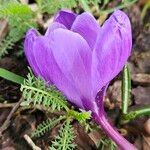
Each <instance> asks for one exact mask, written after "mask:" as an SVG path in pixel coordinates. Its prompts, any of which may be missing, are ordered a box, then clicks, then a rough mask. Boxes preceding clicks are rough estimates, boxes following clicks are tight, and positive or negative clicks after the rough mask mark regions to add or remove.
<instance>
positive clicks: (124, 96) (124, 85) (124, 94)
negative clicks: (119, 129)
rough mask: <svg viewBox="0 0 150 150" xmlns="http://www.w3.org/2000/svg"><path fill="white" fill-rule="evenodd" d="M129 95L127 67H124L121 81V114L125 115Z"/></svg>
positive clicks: (129, 79)
mask: <svg viewBox="0 0 150 150" xmlns="http://www.w3.org/2000/svg"><path fill="white" fill-rule="evenodd" d="M130 93H131V77H130V72H129V68H128V65H125V66H124V69H123V79H122V114H127V111H128V105H129V101H130V97H131V96H130Z"/></svg>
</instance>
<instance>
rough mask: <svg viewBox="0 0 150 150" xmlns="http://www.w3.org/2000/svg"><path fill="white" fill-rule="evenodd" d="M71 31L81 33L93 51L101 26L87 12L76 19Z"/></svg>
mask: <svg viewBox="0 0 150 150" xmlns="http://www.w3.org/2000/svg"><path fill="white" fill-rule="evenodd" d="M71 30H72V31H73V32H77V33H79V34H80V35H81V36H82V37H83V38H84V39H85V40H86V41H87V42H88V44H89V46H90V47H91V48H92V49H93V47H94V45H95V42H96V39H97V35H98V31H99V30H100V26H99V25H98V23H97V22H96V19H95V18H94V17H93V16H92V15H91V14H90V13H87V12H85V13H82V14H81V15H78V16H77V17H76V19H75V21H74V23H73V25H72V27H71Z"/></svg>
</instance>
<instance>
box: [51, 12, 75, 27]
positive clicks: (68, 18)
mask: <svg viewBox="0 0 150 150" xmlns="http://www.w3.org/2000/svg"><path fill="white" fill-rule="evenodd" d="M76 16H77V14H75V13H73V12H71V11H70V10H61V11H59V12H58V14H57V15H56V16H55V19H54V22H59V23H61V24H63V25H64V26H65V27H66V28H68V29H70V28H71V26H72V24H73V22H74V20H75V18H76Z"/></svg>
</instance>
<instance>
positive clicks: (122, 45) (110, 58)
mask: <svg viewBox="0 0 150 150" xmlns="http://www.w3.org/2000/svg"><path fill="white" fill-rule="evenodd" d="M131 46H132V36H131V25H130V21H129V19H128V17H127V15H126V14H125V13H124V12H122V11H120V10H117V11H115V12H114V13H113V14H112V15H111V16H110V18H109V19H108V20H106V21H105V23H104V24H103V26H102V27H100V26H99V25H98V23H97V22H96V20H95V18H94V17H93V16H92V15H91V14H89V13H87V12H85V13H82V14H81V15H77V14H74V13H73V12H71V11H67V10H61V11H60V12H58V14H57V15H56V16H55V19H54V22H53V23H52V24H51V25H50V26H49V28H48V29H47V31H46V33H45V35H44V36H39V35H38V33H37V31H36V30H35V29H30V30H29V31H28V32H27V35H26V38H25V43H24V49H25V54H26V57H27V59H28V62H29V64H30V66H31V68H32V69H33V72H34V73H35V75H36V76H40V77H41V78H43V79H44V80H46V81H47V82H48V83H49V84H54V85H55V86H56V87H57V88H58V89H59V90H60V91H61V92H62V93H63V94H64V95H65V96H66V97H67V98H68V100H69V101H70V102H71V103H73V104H74V105H76V106H77V107H79V108H82V109H85V110H90V111H91V112H92V116H93V118H94V119H95V121H96V122H97V123H98V124H100V125H101V127H102V129H103V130H104V131H105V132H106V134H107V135H108V136H109V137H111V138H112V139H113V140H114V141H115V142H116V143H117V145H118V146H119V147H120V148H121V149H123V150H135V149H136V148H135V147H134V146H133V145H132V144H130V143H129V142H128V141H127V140H126V139H124V138H123V137H122V136H121V135H120V134H119V133H118V132H117V131H116V130H115V129H114V128H113V127H112V126H111V125H110V124H109V122H108V121H107V119H106V117H105V112H104V106H103V100H104V96H105V92H106V88H107V86H108V84H109V82H110V81H111V80H112V79H113V78H114V77H115V76H116V75H117V74H118V73H119V72H120V71H121V70H122V68H123V66H124V65H125V63H126V61H127V59H128V57H129V55H130V52H131Z"/></svg>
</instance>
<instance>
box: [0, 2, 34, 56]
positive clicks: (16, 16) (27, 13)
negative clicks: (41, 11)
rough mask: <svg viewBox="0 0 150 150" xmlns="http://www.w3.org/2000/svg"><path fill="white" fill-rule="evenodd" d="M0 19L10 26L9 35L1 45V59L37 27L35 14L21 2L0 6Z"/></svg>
mask: <svg viewBox="0 0 150 150" xmlns="http://www.w3.org/2000/svg"><path fill="white" fill-rule="evenodd" d="M0 19H6V20H7V21H8V24H9V28H10V31H9V34H8V35H7V37H6V39H4V40H3V41H2V42H1V44H0V49H1V50H0V57H1V56H3V55H4V54H7V50H8V49H11V48H12V46H13V45H14V43H15V42H17V41H19V40H20V39H22V38H23V37H24V34H25V32H26V31H27V30H28V29H29V28H32V27H37V25H36V23H35V21H34V13H33V12H32V10H31V9H30V8H29V6H28V5H23V4H20V3H19V2H14V1H12V2H11V1H10V2H7V3H6V2H5V3H4V4H3V5H1V6H0Z"/></svg>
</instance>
